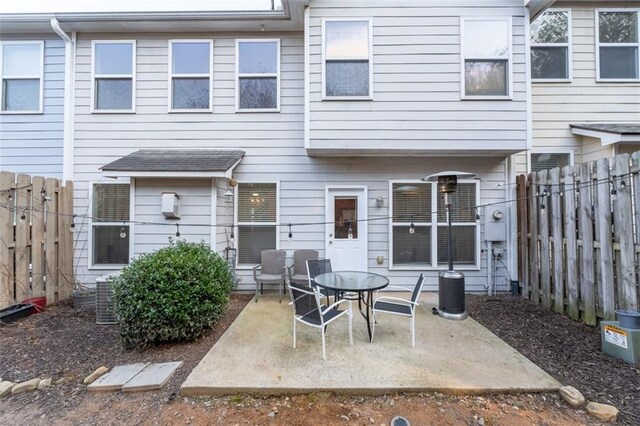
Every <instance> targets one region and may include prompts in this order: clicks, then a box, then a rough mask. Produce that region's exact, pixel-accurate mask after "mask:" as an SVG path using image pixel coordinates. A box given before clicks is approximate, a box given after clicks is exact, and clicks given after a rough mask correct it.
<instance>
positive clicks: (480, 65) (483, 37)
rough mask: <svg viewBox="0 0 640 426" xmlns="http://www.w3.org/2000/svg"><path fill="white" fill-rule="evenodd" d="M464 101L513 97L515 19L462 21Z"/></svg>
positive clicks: (468, 19) (465, 19)
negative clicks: (512, 64)
mask: <svg viewBox="0 0 640 426" xmlns="http://www.w3.org/2000/svg"><path fill="white" fill-rule="evenodd" d="M462 43H463V45H462V49H461V51H462V59H461V66H462V75H463V79H464V83H463V85H462V97H463V98H467V99H473V98H479V99H505V98H510V97H511V18H510V17H506V18H492V19H489V18H486V19H485V18H482V19H476V18H462Z"/></svg>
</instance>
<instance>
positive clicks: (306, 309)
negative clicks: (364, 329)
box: [289, 283, 353, 360]
mask: <svg viewBox="0 0 640 426" xmlns="http://www.w3.org/2000/svg"><path fill="white" fill-rule="evenodd" d="M289 294H290V296H291V303H290V304H291V305H292V306H293V348H294V349H295V347H296V323H298V322H301V323H303V324H306V325H308V326H310V327H314V328H319V329H320V332H321V333H322V359H324V360H326V359H327V350H326V343H325V333H326V327H327V325H329V324H330V323H332V322H333V321H335V320H336V319H338V318H340V317H342V316H344V315H346V316H347V318H348V319H349V344H351V345H353V331H352V327H351V325H352V319H353V311H352V309H351V302H350V301H348V300H340V301H338V302H336V303H334V304H332V305H330V306H325V305H321V304H320V293H319V292H318V289H317V288H310V287H308V286H306V285H300V284H296V283H289ZM343 303H346V304H347V309H346V310H340V309H338V306H340V305H341V304H343Z"/></svg>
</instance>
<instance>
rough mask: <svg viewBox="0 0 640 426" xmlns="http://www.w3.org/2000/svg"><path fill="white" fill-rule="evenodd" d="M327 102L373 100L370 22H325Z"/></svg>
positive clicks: (324, 56) (324, 48)
mask: <svg viewBox="0 0 640 426" xmlns="http://www.w3.org/2000/svg"><path fill="white" fill-rule="evenodd" d="M322 28H323V32H322V34H323V46H322V49H323V50H322V54H323V67H324V69H323V74H322V75H323V87H322V93H323V98H324V99H365V100H366V99H371V98H372V97H373V67H372V63H371V54H372V21H371V19H348V20H325V21H324V22H323V27H322Z"/></svg>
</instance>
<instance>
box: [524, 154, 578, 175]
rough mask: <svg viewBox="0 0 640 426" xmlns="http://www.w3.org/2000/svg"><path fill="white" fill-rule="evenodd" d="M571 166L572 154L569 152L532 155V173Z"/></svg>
mask: <svg viewBox="0 0 640 426" xmlns="http://www.w3.org/2000/svg"><path fill="white" fill-rule="evenodd" d="M569 165H571V154H569V153H568V152H559V153H548V152H536V153H532V154H531V171H532V172H539V171H541V170H549V169H555V168H556V167H564V166H569Z"/></svg>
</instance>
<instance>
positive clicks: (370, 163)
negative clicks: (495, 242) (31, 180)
mask: <svg viewBox="0 0 640 426" xmlns="http://www.w3.org/2000/svg"><path fill="white" fill-rule="evenodd" d="M315 3H317V4H321V5H325V4H326V3H327V2H325V1H323V0H322V1H318V2H315ZM433 3H434V4H435V2H433ZM440 3H442V2H440ZM461 3H462V4H463V5H469V4H470V3H469V2H468V1H462V2H461ZM492 3H495V4H499V5H502V6H500V7H498V8H496V9H492V8H490V9H488V10H487V13H488V14H491V13H494V12H496V10H497V11H501V12H504V13H513V14H514V15H517V16H515V18H514V33H515V35H514V38H515V39H518V40H520V41H519V42H518V45H520V44H523V43H524V39H523V35H522V28H520V29H518V28H519V27H523V20H522V15H523V10H522V6H520V7H516V6H515V5H516V3H517V2H515V1H513V2H506V3H505V2H503V1H496V2H492ZM339 4H341V3H340V2H333V3H332V5H339ZM371 4H372V5H378V4H380V2H376V1H372V2H371ZM505 4H507V5H510V6H508V7H503V6H504V5H505ZM336 7H337V6H336ZM371 10H372V11H374V12H375V11H377V12H376V13H382V11H381V10H379V9H378V8H371ZM385 10H386V12H385V13H388V14H389V16H390V17H389V18H385V19H383V20H382V22H384V21H385V20H386V21H387V25H386V31H393V30H394V28H393V26H394V22H397V24H396V25H397V26H398V27H406V26H408V25H409V26H410V27H411V28H414V29H416V30H417V29H419V28H422V27H424V28H425V29H424V31H427V32H428V31H430V30H429V29H428V28H429V27H430V25H425V23H424V21H423V20H422V19H420V18H417V17H416V18H409V17H406V18H402V19H401V20H400V21H397V20H396V17H395V16H394V14H395V13H397V12H394V10H395V9H385ZM442 10H444V9H442ZM446 11H447V12H446V13H448V14H451V16H454V15H456V14H457V16H459V15H460V12H454V8H446ZM466 11H467V12H468V13H469V14H471V15H472V14H474V13H484V8H478V7H476V8H471V7H470V8H468V9H466ZM334 13H337V11H336V12H334ZM430 22H431V24H432V26H433V27H434V28H431V31H438V28H439V25H438V24H437V20H432V21H430ZM449 29H450V30H452V31H453V30H454V29H455V30H456V31H457V30H458V26H457V24H456V25H451V26H450V28H449ZM397 31H398V32H400V31H402V29H397ZM518 31H519V33H518ZM251 37H255V38H280V39H281V63H282V66H281V68H282V72H281V89H282V90H281V112H279V113H236V112H235V63H234V62H235V52H234V49H235V38H251ZM113 38H120V39H135V40H136V42H137V59H136V64H137V67H136V68H137V93H136V113H135V114H91V113H90V84H91V80H90V78H91V77H90V76H91V69H90V54H91V40H92V39H94V40H98V39H106V40H108V39H113ZM171 38H178V37H177V36H176V35H167V34H80V35H79V37H78V49H77V68H76V72H77V74H76V79H77V81H76V96H75V102H76V115H75V147H74V174H75V190H76V193H75V200H76V201H75V203H76V212H77V213H78V214H82V213H85V212H86V207H85V206H86V205H87V203H88V201H87V197H88V192H87V190H88V187H89V183H90V182H92V181H101V180H106V179H105V178H103V177H102V175H101V173H100V171H99V168H100V167H101V166H103V165H104V164H107V163H109V162H111V161H113V160H115V159H117V158H119V157H121V156H124V155H126V154H129V153H131V152H133V151H135V150H138V149H142V148H181V149H188V148H217V149H242V150H244V151H245V152H246V155H245V157H244V159H243V160H242V162H241V163H240V164H239V165H238V166H237V167H236V169H235V170H234V173H233V177H234V178H235V179H237V180H238V181H239V182H278V183H279V188H280V191H279V205H280V210H279V213H280V214H279V222H280V223H281V224H288V223H292V224H294V226H293V230H292V231H293V238H292V239H291V240H289V238H288V235H287V234H288V228H287V227H286V226H283V227H281V228H279V231H278V240H279V243H278V244H279V247H280V248H282V249H286V250H287V251H288V254H289V257H291V255H292V252H293V250H295V249H305V248H308V249H315V250H318V251H320V254H321V256H324V251H325V229H324V225H306V226H295V224H297V223H308V222H316V223H319V222H324V221H325V220H326V219H325V191H326V187H327V186H328V185H343V186H344V185H357V186H361V185H364V186H366V187H367V188H368V201H367V203H368V216H369V218H370V219H373V218H378V219H382V220H374V221H371V222H370V223H369V234H368V254H367V258H368V266H369V270H370V271H372V272H378V273H381V274H384V275H387V276H389V277H390V278H391V282H392V284H395V285H410V284H414V283H415V280H416V278H417V275H418V274H419V272H420V271H416V270H398V269H396V270H389V223H388V220H385V219H384V218H386V217H388V215H389V180H391V179H420V178H422V177H423V176H425V175H428V174H431V173H435V172H439V171H442V170H447V169H457V170H465V171H470V172H475V173H477V174H478V177H479V178H480V179H481V181H480V188H481V191H480V192H481V198H480V201H481V202H482V203H489V202H498V201H502V200H504V197H505V191H504V188H503V187H501V186H500V185H499V184H502V183H504V182H505V179H506V175H507V173H506V161H505V157H504V156H498V155H493V156H485V157H483V158H482V159H480V160H479V159H477V158H475V157H473V156H455V157H453V156H449V157H415V156H405V157H395V158H384V157H350V156H339V157H309V156H308V155H307V151H306V149H305V145H304V141H305V139H304V134H305V132H304V122H305V120H304V108H305V84H304V36H303V34H302V33H282V34H272V33H268V32H265V33H250V34H248V33H239V34H230V33H218V34H216V35H215V36H213V35H211V34H202V33H198V34H184V35H180V38H213V39H214V58H213V62H214V65H213V79H214V81H213V113H182V114H169V113H167V87H168V76H167V69H168V66H167V59H168V58H167V54H168V51H167V42H168V39H171ZM453 38H455V39H456V40H457V36H455V35H454V36H453ZM427 42H428V40H425V39H415V40H414V43H418V44H420V43H422V44H424V43H427ZM452 43H453V42H452ZM455 43H457V41H456V42H455ZM452 46H453V44H452ZM428 48H430V46H429V45H428V44H427V45H423V46H421V47H416V49H422V50H425V49H428ZM451 48H452V49H454V50H455V55H457V54H458V52H459V50H458V47H457V45H456V47H455V48H454V47H451ZM523 49H524V48H522V50H523ZM409 56H411V55H408V56H407V57H409ZM427 56H428V55H422V56H421V57H422V58H423V59H425V58H426V57H427ZM402 57H403V56H402V55H397V56H396V58H397V59H398V61H401V60H402V59H401V58H402ZM456 58H457V56H456ZM514 58H515V62H516V65H517V67H518V68H519V70H516V73H517V75H518V76H516V77H515V81H516V82H517V85H518V86H517V88H516V91H515V98H516V100H514V101H495V102H476V101H469V102H461V101H460V100H459V96H460V95H459V92H460V91H459V82H458V83H457V84H458V86H457V88H455V89H452V91H451V93H449V92H447V96H451V100H450V102H449V103H448V105H449V106H451V107H452V108H453V106H454V105H458V107H457V108H458V113H459V115H458V116H459V121H458V123H459V124H460V126H463V124H461V123H462V122H463V121H465V120H464V119H463V117H464V114H463V111H466V112H467V113H468V114H471V113H472V114H473V116H476V115H477V117H478V118H479V120H480V121H489V122H491V120H494V119H498V118H499V117H508V118H507V119H505V120H504V121H500V123H501V124H500V125H498V124H496V128H497V127H500V128H501V127H503V124H504V123H507V122H508V123H511V124H504V126H506V127H508V128H509V129H511V130H508V132H510V134H511V133H513V134H512V136H513V140H515V141H517V143H518V144H521V145H518V146H524V144H525V140H526V135H525V127H526V102H525V101H524V98H525V93H524V91H525V87H524V85H523V84H524V80H523V79H524V70H523V69H522V67H523V65H522V63H523V62H524V58H523V56H522V54H520V53H518V54H516V55H515V56H514ZM374 61H376V59H375V58H374ZM456 63H457V66H458V67H459V58H458V59H456ZM456 72H457V73H458V74H457V77H456V78H459V69H458V70H457V71H456ZM520 74H522V78H521V77H519V75H520ZM392 75H393V74H392V73H390V74H388V76H389V77H392ZM431 77H433V78H434V79H435V80H434V81H438V80H437V79H438V77H437V76H433V75H431V74H429V75H427V76H424V77H421V78H423V79H425V84H427V83H428V82H429V81H430V80H429V79H430V78H431ZM376 87H380V86H379V85H378V86H376ZM392 88H393V85H391V86H389V90H391V92H390V93H389V96H395V97H397V98H398V100H397V101H394V102H391V103H386V102H382V103H380V102H378V103H369V104H367V105H378V106H380V107H381V108H382V109H380V110H379V111H377V112H376V111H375V110H372V111H369V112H367V110H366V108H367V107H366V106H365V104H362V103H359V104H357V106H355V105H356V104H354V107H353V108H355V109H356V111H353V112H354V115H349V116H348V119H349V120H352V123H353V126H354V127H353V128H355V129H359V128H361V126H363V125H364V124H366V123H367V122H369V123H373V122H375V121H377V120H378V119H379V118H381V117H384V116H385V115H387V114H388V115H389V116H393V115H394V114H396V116H397V114H400V113H401V112H403V111H404V112H407V113H408V114H407V115H406V117H405V119H404V121H403V123H404V125H405V126H409V127H410V126H414V127H418V126H421V125H422V124H421V123H422V121H423V120H424V114H423V113H424V111H426V110H431V111H434V112H436V111H437V110H438V108H439V107H438V105H445V106H446V105H447V103H443V102H435V101H434V102H431V101H429V102H425V103H424V105H423V106H421V107H420V108H418V109H415V108H414V107H413V106H414V104H415V102H413V101H412V100H411V99H405V97H406V96H411V93H407V92H410V88H407V89H406V91H404V89H403V90H400V87H398V91H397V92H393V91H392ZM376 90H377V89H376ZM453 92H455V93H456V96H457V98H455V99H454V97H453ZM434 93H435V92H434ZM314 96H315V95H314ZM434 96H436V95H434ZM403 99H405V100H403ZM322 105H329V104H322ZM345 105H346V104H345ZM488 106H491V108H493V109H495V111H494V110H489V111H488V112H487V107H488ZM358 108H365V109H361V110H357V109H358ZM454 109H455V108H454ZM497 110H499V111H500V112H499V113H498V112H496V111H497ZM394 111H395V112H394ZM470 111H471V112H470ZM492 111H494V112H492ZM356 113H357V114H358V116H359V117H361V119H360V120H357V119H354V118H356V117H357V116H356V115H355V114H356ZM331 114H333V117H334V119H335V121H336V123H340V125H341V126H347V125H348V122H347V121H346V120H345V119H341V118H340V117H338V116H336V112H333V113H331ZM331 114H328V115H327V117H330V116H331ZM367 114H371V116H370V117H372V118H367ZM467 117H469V115H467ZM328 122H329V121H327V123H328ZM514 122H516V123H514ZM385 123H388V124H389V126H391V124H392V122H391V121H386V122H385ZM428 125H429V126H433V127H436V128H435V129H434V134H446V133H448V132H455V131H453V130H450V129H451V127H450V126H451V122H443V124H442V128H441V129H437V120H433V121H430V123H429V124H428ZM480 126H482V127H483V128H484V127H487V124H486V123H484V122H483V123H482V124H481V125H479V126H478V127H480ZM489 127H490V126H489ZM331 131H334V130H331ZM485 131H490V130H487V129H485ZM496 131H497V130H496ZM385 132H386V133H387V134H389V135H390V137H394V138H397V139H398V140H401V139H403V138H406V134H405V130H404V128H403V126H402V125H397V126H396V127H395V128H393V127H390V128H389V129H387V130H385ZM498 133H499V132H498ZM474 140H475V139H474ZM509 140H510V139H509ZM509 143H510V142H509ZM514 143H516V142H514ZM451 147H453V148H454V149H455V145H450V148H451ZM454 154H456V153H455V152H454ZM485 155H486V154H485ZM144 182H149V181H148V180H145V181H144ZM193 182H195V181H194V180H188V179H184V180H181V181H180V182H179V186H180V188H181V189H180V190H179V191H178V192H180V191H187V190H188V188H187V187H189V185H192V183H193ZM209 182H210V183H209V185H210V186H208V187H207V188H205V186H203V185H204V183H203V182H200V183H199V184H195V183H193V188H192V189H189V191H197V192H198V193H201V194H203V195H202V196H203V197H205V198H206V197H209V198H207V199H208V200H209V201H206V200H203V201H202V203H199V204H198V209H199V210H198V211H199V212H200V214H199V216H198V217H199V220H200V221H205V214H204V208H205V207H204V206H205V205H206V204H207V202H210V201H211V200H210V195H208V196H205V195H204V193H205V192H207V191H209V192H208V193H209V194H210V189H211V185H212V186H213V190H214V193H215V194H216V195H215V196H216V203H215V204H216V217H215V221H216V223H217V224H218V225H220V227H218V228H216V229H215V230H214V233H213V234H214V239H213V241H212V240H211V232H210V230H209V229H202V230H201V231H200V232H201V233H202V236H203V238H202V239H204V240H205V241H207V242H209V243H212V245H213V246H214V249H215V250H216V251H221V250H222V249H223V248H224V246H225V245H226V236H225V232H224V229H225V228H226V226H225V227H223V225H227V224H228V223H229V222H231V220H232V209H231V208H230V207H228V206H227V205H225V204H224V203H225V199H224V196H223V194H224V192H225V191H226V190H227V184H226V182H224V180H223V179H215V180H214V181H213V182H211V181H209ZM176 185H178V182H177V180H173V179H163V180H162V181H161V182H160V183H154V184H153V185H151V184H147V183H145V184H144V185H143V182H142V181H141V180H140V179H138V180H136V196H135V199H136V200H138V199H140V202H144V203H145V207H144V208H143V207H142V206H136V207H135V210H136V217H135V220H142V219H141V217H142V216H139V215H141V214H142V213H143V211H146V212H147V213H145V214H148V215H149V216H148V217H150V218H152V217H156V216H157V215H158V212H156V211H155V209H157V208H158V202H159V201H158V200H157V198H156V197H157V194H158V192H159V191H160V190H161V189H162V190H170V188H175V187H176ZM194 194H195V192H194ZM378 196H382V197H383V199H384V207H376V201H375V200H376V197H378ZM481 214H484V212H481ZM488 214H490V212H489V213H488ZM86 228H87V225H81V226H77V227H76V229H77V232H78V234H77V239H78V242H77V247H78V249H77V250H76V257H77V259H76V260H77V265H78V269H77V277H78V279H79V280H80V281H81V282H90V281H92V280H94V279H95V278H96V277H97V276H100V275H104V274H106V273H109V272H112V271H111V270H96V269H92V268H89V265H88V264H87V256H86V249H83V247H86V246H87V243H88V242H87V241H86V238H87V235H86ZM137 228H139V225H136V226H135V228H134V233H136V236H135V239H134V240H135V252H137V253H141V252H144V251H147V250H150V249H153V248H157V247H158V245H159V244H161V240H164V239H165V238H166V237H168V236H170V235H172V234H174V233H175V227H173V226H169V227H166V229H165V227H157V228H152V231H153V232H152V234H153V239H152V242H151V243H149V244H146V243H145V241H144V239H145V237H143V236H140V237H138V235H137V232H138V230H137ZM227 229H228V228H227ZM182 232H183V230H182V227H181V233H182ZM185 232H186V229H185ZM195 237H196V236H194V235H191V236H190V238H195ZM510 253H511V252H510V251H507V258H506V259H504V261H505V263H507V264H508V263H509V259H508V256H510ZM377 256H382V257H383V258H384V262H383V264H382V265H378V264H377V262H376V257H377ZM479 256H481V259H480V265H481V268H480V269H476V270H469V271H465V275H466V277H467V289H468V290H469V291H475V292H484V291H486V288H485V285H486V282H487V280H486V268H485V265H486V256H484V255H480V254H479ZM239 275H240V276H241V282H240V284H239V288H240V289H241V290H251V289H253V288H255V287H254V286H255V284H254V283H253V280H252V277H251V270H250V268H249V267H248V265H243V266H242V267H241V268H240V270H239ZM498 275H499V276H500V278H499V280H498V289H505V288H506V282H507V281H506V273H505V271H504V269H503V268H499V272H498ZM427 276H428V280H427V284H426V287H425V288H426V289H428V290H432V291H433V290H436V289H437V271H436V270H429V271H428V272H427Z"/></svg>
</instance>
